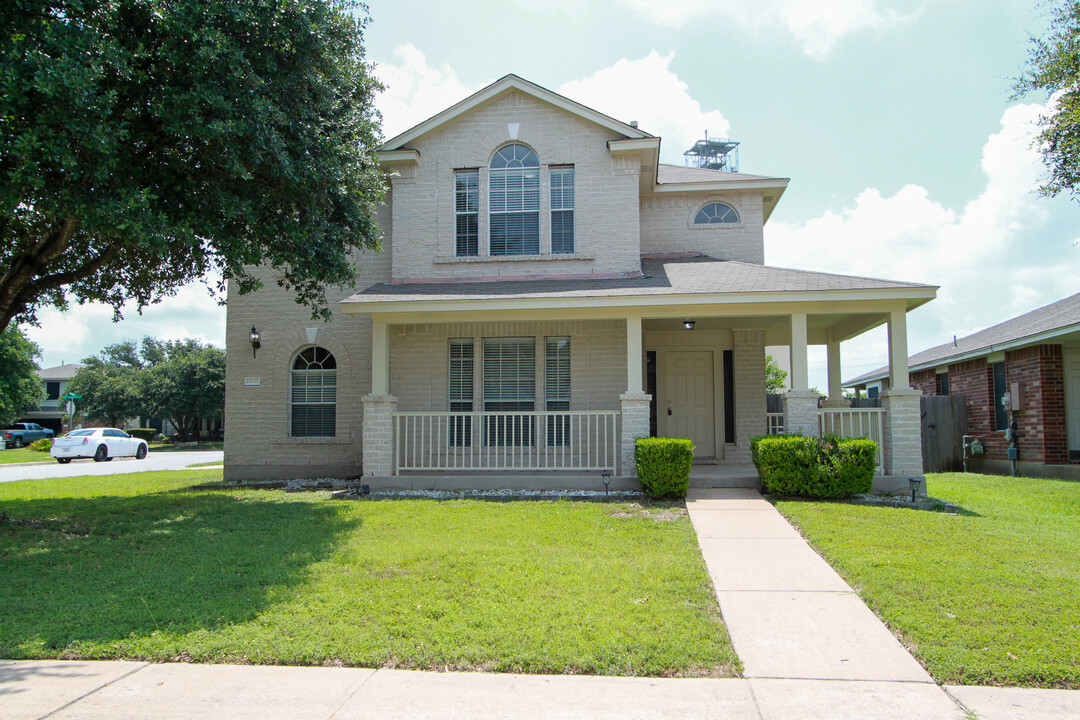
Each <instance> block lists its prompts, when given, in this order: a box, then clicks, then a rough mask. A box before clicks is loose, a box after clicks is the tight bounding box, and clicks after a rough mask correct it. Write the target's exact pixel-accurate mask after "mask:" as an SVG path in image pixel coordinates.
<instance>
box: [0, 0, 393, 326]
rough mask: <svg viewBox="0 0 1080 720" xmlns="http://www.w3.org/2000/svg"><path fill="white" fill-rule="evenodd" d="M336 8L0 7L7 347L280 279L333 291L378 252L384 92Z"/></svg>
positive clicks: (205, 3) (36, 2)
mask: <svg viewBox="0 0 1080 720" xmlns="http://www.w3.org/2000/svg"><path fill="white" fill-rule="evenodd" d="M365 13H366V8H364V7H363V6H362V5H354V4H352V3H348V2H339V1H337V0H274V2H266V1H265V0H4V2H0V329H3V328H5V327H6V326H7V325H8V324H9V323H10V322H11V321H13V320H14V321H17V322H34V321H36V318H37V312H38V310H39V309H40V308H42V307H45V306H56V307H60V308H64V307H66V306H67V303H68V302H70V301H73V300H74V301H78V302H82V301H102V302H105V303H108V304H110V305H112V306H113V308H114V309H115V310H116V312H117V314H119V311H120V308H121V306H122V305H123V304H124V303H125V302H127V301H132V302H134V304H135V305H136V306H138V307H139V308H141V307H143V306H145V305H147V304H149V303H153V302H156V301H158V300H160V299H161V298H162V297H164V296H166V295H168V294H170V293H171V292H173V291H175V290H176V288H178V287H179V286H181V285H183V284H185V283H187V282H189V281H192V280H194V279H198V278H207V277H216V278H220V280H219V281H217V284H216V289H217V290H218V291H219V292H220V290H221V289H222V283H224V282H225V280H228V279H230V278H231V279H234V280H235V281H236V282H237V286H238V288H239V290H240V291H241V292H248V291H251V290H253V289H255V288H257V287H258V286H259V281H258V280H257V279H256V278H255V277H254V276H253V275H252V274H251V273H250V272H249V271H248V268H250V267H251V266H254V265H260V264H264V265H269V266H271V267H273V268H274V269H275V272H274V276H275V277H276V278H277V282H278V283H279V284H280V285H282V286H283V287H285V288H287V289H290V290H292V291H294V293H295V295H296V297H297V301H298V302H302V303H305V304H307V305H309V306H311V308H312V309H313V313H315V314H317V315H322V316H326V315H328V314H329V310H328V307H327V304H326V299H325V294H324V289H325V288H326V287H327V286H329V285H347V284H349V283H351V282H352V279H353V277H354V276H355V269H354V267H353V265H352V263H351V260H350V256H351V254H352V251H353V250H354V249H357V248H371V247H377V245H378V229H377V227H376V225H375V223H374V220H373V218H374V211H375V207H376V205H377V203H378V202H379V201H380V199H381V196H382V193H383V184H384V180H383V177H382V175H381V173H380V172H379V170H378V166H377V163H376V160H375V156H374V147H375V146H376V144H377V142H378V135H379V118H378V115H377V113H376V111H375V110H374V107H373V100H374V96H375V93H376V92H377V91H378V90H379V89H380V86H379V84H378V82H377V81H376V80H375V79H374V77H373V75H372V69H371V66H370V65H369V64H367V63H366V62H365V59H364V49H363V44H362V40H363V37H362V30H363V27H364V24H365V22H366V14H365Z"/></svg>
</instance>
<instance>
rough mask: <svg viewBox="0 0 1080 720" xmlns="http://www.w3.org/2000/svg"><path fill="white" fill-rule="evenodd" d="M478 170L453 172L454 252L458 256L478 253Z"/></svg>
mask: <svg viewBox="0 0 1080 720" xmlns="http://www.w3.org/2000/svg"><path fill="white" fill-rule="evenodd" d="M479 217H480V171H479V170H458V171H456V172H455V173H454V218H455V221H456V226H455V231H454V232H455V239H454V241H455V252H456V253H457V255H458V256H459V257H465V256H472V255H479V254H480V226H479Z"/></svg>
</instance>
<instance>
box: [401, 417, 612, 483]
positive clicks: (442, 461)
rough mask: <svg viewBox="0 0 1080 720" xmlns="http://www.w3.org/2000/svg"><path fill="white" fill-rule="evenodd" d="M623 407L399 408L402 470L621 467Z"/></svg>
mask: <svg viewBox="0 0 1080 720" xmlns="http://www.w3.org/2000/svg"><path fill="white" fill-rule="evenodd" d="M619 415H620V413H619V412H617V411H570V410H550V411H548V410H538V411H529V412H525V411H519V412H397V413H394V415H393V418H394V459H395V462H394V466H395V473H396V472H398V471H401V470H476V471H481V470H482V471H489V470H517V471H520V470H536V471H554V470H567V471H597V472H599V471H603V470H610V471H611V472H615V469H616V468H615V466H616V462H617V458H618V455H619V440H620V438H619Z"/></svg>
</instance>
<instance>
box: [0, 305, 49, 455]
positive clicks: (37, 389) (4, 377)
mask: <svg viewBox="0 0 1080 720" xmlns="http://www.w3.org/2000/svg"><path fill="white" fill-rule="evenodd" d="M40 355H41V351H40V350H39V349H38V346H37V345H35V344H34V343H33V342H31V341H30V340H27V339H26V337H25V336H24V335H23V334H22V332H20V331H19V328H17V327H15V326H12V327H9V328H6V329H5V330H4V331H3V332H0V427H7V425H9V424H10V423H13V422H15V419H16V418H18V417H19V416H20V415H21V414H22V413H23V411H24V410H25V409H26V408H27V407H29V406H32V405H36V404H37V403H38V402H39V401H40V400H41V398H42V385H41V378H40V377H38V374H37V370H38V365H37V363H36V362H35V361H34V358H36V357H39V356H40ZM2 449H3V448H0V450H2Z"/></svg>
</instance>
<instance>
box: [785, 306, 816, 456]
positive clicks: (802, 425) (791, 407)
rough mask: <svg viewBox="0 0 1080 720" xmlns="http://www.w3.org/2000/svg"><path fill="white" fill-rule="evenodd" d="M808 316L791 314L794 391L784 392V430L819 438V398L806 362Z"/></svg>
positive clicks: (792, 382)
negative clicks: (813, 388) (811, 383)
mask: <svg viewBox="0 0 1080 720" xmlns="http://www.w3.org/2000/svg"><path fill="white" fill-rule="evenodd" d="M806 345H807V343H806V313H792V315H791V390H789V391H788V392H786V393H784V430H785V431H786V432H789V433H799V434H800V435H807V436H811V435H812V436H815V437H816V436H817V435H819V434H820V433H819V430H818V407H817V401H818V395H817V393H814V392H810V371H809V365H808V363H807V359H806Z"/></svg>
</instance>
